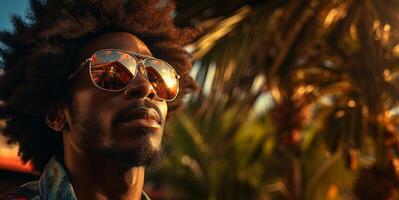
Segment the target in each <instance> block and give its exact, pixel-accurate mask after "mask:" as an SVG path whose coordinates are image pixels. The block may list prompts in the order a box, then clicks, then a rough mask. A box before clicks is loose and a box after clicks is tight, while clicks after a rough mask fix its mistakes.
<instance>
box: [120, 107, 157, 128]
mask: <svg viewBox="0 0 399 200" xmlns="http://www.w3.org/2000/svg"><path fill="white" fill-rule="evenodd" d="M132 120H154V121H156V122H157V123H158V124H161V118H160V117H159V115H158V113H157V112H156V111H155V110H154V109H153V108H147V107H138V108H135V109H133V110H130V111H129V112H127V115H126V116H125V117H123V118H122V121H123V122H128V121H132Z"/></svg>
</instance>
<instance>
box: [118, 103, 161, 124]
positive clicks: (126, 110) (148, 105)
mask: <svg viewBox="0 0 399 200" xmlns="http://www.w3.org/2000/svg"><path fill="white" fill-rule="evenodd" d="M139 107H144V108H148V109H150V108H152V109H154V110H155V112H157V114H158V115H159V117H160V121H161V124H164V121H165V120H164V116H163V114H162V112H161V109H159V107H158V106H156V105H155V104H154V103H152V102H151V101H150V100H148V99H145V100H135V101H132V102H131V103H130V104H129V105H128V106H126V107H124V108H122V109H120V110H119V111H117V112H116V113H115V115H114V118H113V120H112V125H115V124H116V123H118V122H120V121H122V120H123V118H125V117H126V116H127V115H128V114H129V112H130V111H131V110H133V109H136V108H139Z"/></svg>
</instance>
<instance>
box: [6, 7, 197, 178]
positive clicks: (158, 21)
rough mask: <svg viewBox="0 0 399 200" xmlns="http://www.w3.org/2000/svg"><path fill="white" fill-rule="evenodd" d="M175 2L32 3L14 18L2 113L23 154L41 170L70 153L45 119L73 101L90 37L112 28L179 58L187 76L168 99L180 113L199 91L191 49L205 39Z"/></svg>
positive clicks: (8, 132)
mask: <svg viewBox="0 0 399 200" xmlns="http://www.w3.org/2000/svg"><path fill="white" fill-rule="evenodd" d="M174 8H175V4H174V3H173V2H171V1H170V0H145V1H143V0H112V1H111V0H109V1H108V0H107V1H103V0H47V1H45V0H44V1H43V0H30V10H29V12H28V13H27V19H28V20H27V21H24V20H22V18H21V17H18V16H14V17H13V18H12V21H13V24H14V31H13V32H9V31H2V32H0V42H2V43H3V45H2V46H0V56H1V57H2V59H3V62H2V63H1V65H3V66H1V67H3V69H4V74H3V75H2V77H1V78H0V99H1V101H2V102H1V104H0V105H1V106H0V118H2V119H4V120H6V123H7V126H6V127H5V129H4V130H3V131H2V133H3V134H4V135H5V136H7V137H8V138H9V142H10V143H18V144H19V156H20V157H21V158H22V160H23V161H24V162H28V161H31V163H32V165H33V167H34V169H35V170H36V171H38V172H41V171H42V170H43V168H44V166H45V164H46V163H47V162H48V160H49V159H50V157H51V156H53V155H63V141H62V134H58V133H55V132H54V131H53V130H52V129H50V128H49V127H48V126H47V124H46V123H45V120H44V118H45V115H46V113H47V111H48V109H49V108H50V107H51V106H53V105H56V104H58V103H60V102H65V101H66V99H68V85H67V76H68V75H69V74H71V73H73V72H74V71H75V70H76V69H77V67H78V66H79V65H78V64H77V59H78V55H77V52H78V51H79V49H80V48H81V47H82V44H84V42H85V41H88V40H90V39H92V38H94V37H96V36H98V35H101V34H104V33H107V32H128V33H131V34H133V35H136V36H137V37H138V38H140V39H141V40H142V41H143V42H144V43H145V44H147V46H148V47H149V49H150V50H151V52H152V53H153V55H154V56H155V57H158V58H161V59H163V60H165V61H167V62H169V63H171V64H172V65H173V66H174V67H175V68H176V71H177V72H178V73H179V75H180V76H181V84H180V91H181V92H180V94H179V96H178V98H177V99H176V100H175V101H173V102H168V106H169V111H174V110H176V109H177V108H178V107H179V106H180V105H181V102H182V97H183V96H184V95H185V94H187V93H189V92H191V91H193V90H196V89H197V85H196V83H195V82H194V81H193V79H192V78H191V77H190V76H189V71H190V69H191V64H192V63H191V56H190V55H189V54H188V53H187V51H185V50H184V49H183V46H184V45H185V44H187V43H189V42H191V41H193V40H194V39H195V38H196V37H197V36H198V30H196V29H194V28H178V27H176V26H175V25H174V24H173V14H174Z"/></svg>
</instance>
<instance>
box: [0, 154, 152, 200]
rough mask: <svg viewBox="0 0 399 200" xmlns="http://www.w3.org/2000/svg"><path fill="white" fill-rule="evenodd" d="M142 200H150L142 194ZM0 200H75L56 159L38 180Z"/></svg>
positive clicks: (5, 195)
mask: <svg viewBox="0 0 399 200" xmlns="http://www.w3.org/2000/svg"><path fill="white" fill-rule="evenodd" d="M141 199H142V200H150V198H149V197H148V196H147V194H145V192H143V194H142V196H141ZM0 200H77V199H76V196H75V192H74V191H73V187H72V184H71V182H70V180H69V178H68V175H67V173H66V171H65V169H64V167H63V166H62V164H61V163H60V162H58V161H57V158H56V157H53V158H52V159H51V160H50V162H49V163H48V164H47V165H46V168H45V169H44V171H43V174H42V175H41V177H40V179H39V180H38V181H32V182H29V183H26V184H24V185H22V186H21V187H20V188H17V189H16V190H15V191H12V192H9V193H6V194H3V195H2V196H0Z"/></svg>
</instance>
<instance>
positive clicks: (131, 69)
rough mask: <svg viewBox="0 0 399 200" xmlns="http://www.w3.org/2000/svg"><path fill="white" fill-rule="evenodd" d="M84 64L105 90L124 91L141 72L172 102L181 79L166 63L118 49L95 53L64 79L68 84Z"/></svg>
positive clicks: (160, 94) (157, 90)
mask: <svg viewBox="0 0 399 200" xmlns="http://www.w3.org/2000/svg"><path fill="white" fill-rule="evenodd" d="M87 63H89V72H90V78H91V80H92V82H93V84H94V85H95V86H96V87H98V88H100V89H102V90H105V91H112V92H117V91H122V90H124V89H125V88H127V86H128V85H129V84H130V83H131V82H133V79H134V77H135V76H136V74H137V71H140V73H142V74H143V75H144V77H146V79H147V80H148V81H149V82H150V83H151V85H152V87H153V88H154V90H155V93H156V95H157V96H158V97H159V98H160V99H162V100H165V101H172V100H174V99H175V98H176V96H177V94H178V92H179V78H180V76H179V75H178V74H177V73H176V71H175V69H174V68H173V67H172V66H171V65H169V64H168V63H167V62H165V61H163V60H160V59H157V58H154V57H151V56H147V55H142V54H138V53H135V52H131V51H125V50H120V49H101V50H99V51H96V52H95V53H93V55H92V56H91V57H90V58H88V59H86V60H85V61H84V62H83V63H82V64H81V66H80V68H79V69H77V70H76V71H75V72H74V73H73V74H71V75H70V76H69V77H68V79H67V80H68V81H70V80H71V79H72V78H73V77H74V76H75V75H76V74H77V73H78V72H79V71H80V70H82V69H83V67H84V66H86V65H87Z"/></svg>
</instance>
